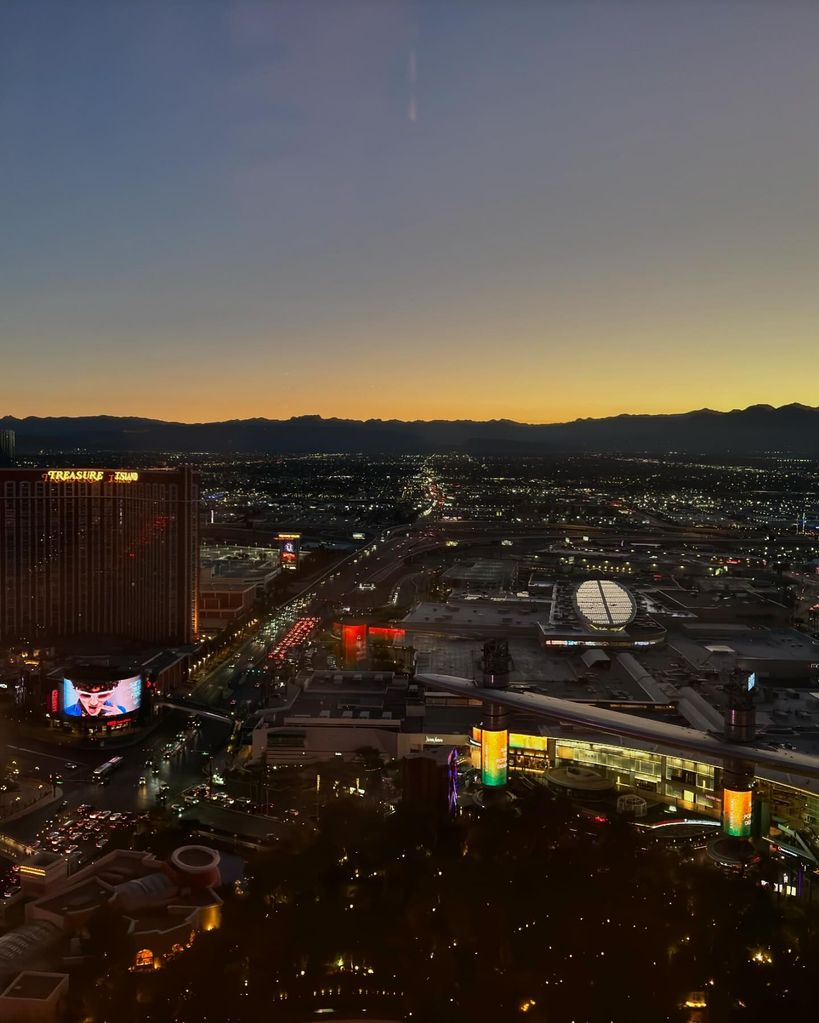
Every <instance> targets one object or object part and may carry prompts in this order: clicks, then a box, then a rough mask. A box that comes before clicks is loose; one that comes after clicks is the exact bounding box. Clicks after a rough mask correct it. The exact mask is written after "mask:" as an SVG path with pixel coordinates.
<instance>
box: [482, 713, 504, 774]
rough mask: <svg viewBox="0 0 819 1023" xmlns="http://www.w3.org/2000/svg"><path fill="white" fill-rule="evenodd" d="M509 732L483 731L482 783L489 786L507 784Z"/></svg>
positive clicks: (485, 729)
mask: <svg viewBox="0 0 819 1023" xmlns="http://www.w3.org/2000/svg"><path fill="white" fill-rule="evenodd" d="M508 761H509V733H508V732H506V731H500V732H490V731H489V729H488V728H484V729H483V730H482V731H481V783H482V784H483V785H486V786H487V787H488V788H495V787H497V786H498V785H505V784H506V777H507V764H508Z"/></svg>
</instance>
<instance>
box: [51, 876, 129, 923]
mask: <svg viewBox="0 0 819 1023" xmlns="http://www.w3.org/2000/svg"><path fill="white" fill-rule="evenodd" d="M112 895H113V890H112V888H111V886H110V885H108V884H105V883H104V882H102V881H100V880H99V879H98V878H96V877H90V878H88V879H87V880H85V881H82V882H81V883H80V884H77V885H72V886H71V887H68V888H65V889H63V891H61V892H58V893H57V894H56V895H53V896H50V897H47V898H44V899H38V900H37V903H36V905H37V908H38V909H42V910H44V911H45V912H48V913H54V914H55V915H59V916H66V915H69V914H72V913H84V912H86V911H87V910H89V909H94V908H95V907H96V906H100V905H102V903H103V902H108V900H109V899H110V898H111V896H112Z"/></svg>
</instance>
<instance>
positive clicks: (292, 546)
mask: <svg viewBox="0 0 819 1023" xmlns="http://www.w3.org/2000/svg"><path fill="white" fill-rule="evenodd" d="M278 539H279V564H280V565H281V567H282V568H284V569H288V570H289V571H291V572H295V570H296V569H297V568H298V567H299V541H300V540H301V533H279V537H278Z"/></svg>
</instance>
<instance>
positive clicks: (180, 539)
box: [0, 469, 199, 645]
mask: <svg viewBox="0 0 819 1023" xmlns="http://www.w3.org/2000/svg"><path fill="white" fill-rule="evenodd" d="M198 506H199V478H198V476H197V475H196V474H195V473H193V472H192V471H191V470H190V469H155V470H154V469H152V470H145V471H143V470H140V471H136V470H128V469H0V580H2V588H1V589H0V640H3V641H9V640H13V639H26V640H43V639H45V640H48V641H51V640H55V639H59V638H61V637H66V636H70V635H95V636H106V637H117V638H122V639H128V640H135V641H141V642H146V643H158V644H169V645H171V644H172V645H183V644H188V643H191V642H193V641H194V639H195V637H196V634H197V632H198V620H197V615H198V584H199V578H198V576H199V567H198V559H199V527H198Z"/></svg>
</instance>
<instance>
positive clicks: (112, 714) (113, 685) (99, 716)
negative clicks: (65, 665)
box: [62, 675, 142, 721]
mask: <svg viewBox="0 0 819 1023" xmlns="http://www.w3.org/2000/svg"><path fill="white" fill-rule="evenodd" d="M62 689H63V703H62V716H63V717H66V718H80V719H81V720H84V721H98V720H104V721H107V720H111V719H113V718H123V717H127V716H128V715H130V714H135V713H136V712H137V711H138V710H139V708H140V706H141V704H142V676H141V675H133V676H132V677H130V678H122V679H111V680H110V681H98V680H94V681H90V682H87V681H84V680H82V679H77V680H73V679H71V678H68V677H65V678H63V686H62Z"/></svg>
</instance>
